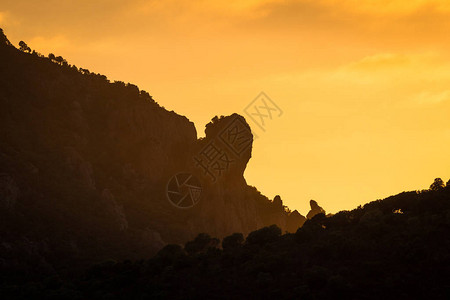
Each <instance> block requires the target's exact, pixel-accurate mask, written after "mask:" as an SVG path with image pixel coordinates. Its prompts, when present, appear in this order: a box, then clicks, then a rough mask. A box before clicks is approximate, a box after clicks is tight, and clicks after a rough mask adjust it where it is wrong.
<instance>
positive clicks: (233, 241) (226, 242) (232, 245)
mask: <svg viewBox="0 0 450 300" xmlns="http://www.w3.org/2000/svg"><path fill="white" fill-rule="evenodd" d="M243 242H244V235H243V234H242V233H233V234H232V235H229V236H227V237H225V238H224V239H223V241H222V248H223V250H232V249H236V248H239V247H240V246H242V243H243Z"/></svg>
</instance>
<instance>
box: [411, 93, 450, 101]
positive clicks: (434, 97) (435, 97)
mask: <svg viewBox="0 0 450 300" xmlns="http://www.w3.org/2000/svg"><path fill="white" fill-rule="evenodd" d="M448 100H450V90H444V91H438V92H431V91H424V92H422V93H420V94H418V95H416V96H415V97H414V98H413V101H415V102H416V103H418V104H440V103H443V102H445V101H448Z"/></svg>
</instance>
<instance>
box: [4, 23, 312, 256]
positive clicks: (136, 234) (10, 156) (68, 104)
mask: <svg viewBox="0 0 450 300" xmlns="http://www.w3.org/2000/svg"><path fill="white" fill-rule="evenodd" d="M0 58H1V61H2V64H1V66H0V107H1V109H0V141H1V143H0V172H1V173H2V174H4V175H2V177H1V178H0V196H1V197H2V198H1V199H0V203H1V204H2V205H1V207H2V209H1V210H0V214H1V215H0V220H1V221H0V226H1V229H2V230H1V232H2V236H1V238H2V240H3V241H4V242H5V243H6V244H7V245H9V246H8V247H9V248H8V249H6V248H5V249H6V250H5V249H4V251H6V252H7V253H9V254H8V255H14V254H12V253H15V247H18V248H21V249H22V248H23V247H24V246H23V245H24V244H23V239H24V238H26V239H27V240H29V241H32V244H33V245H37V246H36V247H40V246H39V245H44V244H45V249H46V250H45V251H44V250H43V249H39V250H38V251H37V252H36V253H45V255H44V254H39V255H42V257H43V259H42V260H41V262H42V264H47V262H48V263H50V264H54V263H55V262H56V261H58V262H60V261H68V260H69V258H74V257H75V258H77V259H79V260H80V261H85V260H90V261H92V260H101V259H109V258H113V259H120V258H133V257H135V258H143V257H149V256H150V255H152V254H153V253H155V251H156V250H158V249H160V248H161V247H162V246H163V245H165V244H166V243H184V242H186V241H188V240H190V239H192V238H193V237H195V236H196V235H197V234H198V233H200V232H205V233H207V234H210V235H211V236H214V237H218V238H223V237H224V236H227V235H230V234H232V233H234V232H242V233H243V234H244V235H246V234H248V233H249V232H250V231H253V230H256V229H258V228H260V227H263V226H267V225H271V224H276V225H278V226H279V227H280V228H281V229H282V230H283V232H284V231H286V230H287V231H290V232H295V230H296V229H297V228H298V227H299V226H301V225H302V223H303V222H304V217H302V216H301V215H300V214H299V213H298V212H296V211H294V212H293V213H290V212H288V211H287V210H286V209H285V208H284V206H283V205H282V201H281V199H280V198H279V197H276V198H275V199H274V201H270V200H269V199H268V198H267V197H265V196H263V195H261V194H260V193H259V192H258V191H257V189H256V188H254V187H251V186H248V185H247V183H246V182H245V179H244V177H243V173H244V170H245V167H246V165H247V162H248V160H249V159H250V157H251V149H252V142H253V137H252V135H251V131H250V127H249V126H248V124H247V123H246V122H245V119H244V118H243V117H241V116H239V115H236V114H235V115H232V116H228V117H221V118H217V117H216V118H214V119H213V120H212V122H211V123H209V124H208V125H207V126H206V129H205V132H206V137H205V138H204V139H199V140H197V133H196V130H195V127H194V124H193V123H192V122H190V121H189V120H188V119H187V118H186V117H183V116H180V115H177V114H176V113H174V112H173V111H172V112H169V111H167V110H166V109H164V108H162V107H160V106H159V105H158V104H157V103H156V102H155V101H154V100H153V99H152V97H151V96H150V95H149V94H148V93H147V92H145V91H140V90H139V89H138V88H137V87H136V86H134V85H132V84H124V83H123V82H114V83H110V82H109V81H108V80H107V79H106V77H105V76H102V75H100V74H95V73H90V72H89V71H87V70H85V69H83V70H82V72H80V71H79V70H78V69H77V68H76V67H75V66H70V65H68V64H67V63H65V62H61V63H56V62H55V61H52V60H51V59H49V58H45V57H43V56H40V55H39V54H37V53H36V52H34V51H33V53H32V54H30V53H24V52H21V51H19V50H17V49H16V48H14V47H13V46H12V45H11V44H10V43H9V41H8V40H7V38H6V37H5V36H4V35H3V32H0ZM236 122H237V123H236ZM230 124H231V125H230ZM234 125H236V126H237V127H234ZM235 129H237V130H238V131H239V132H242V130H244V131H245V133H246V137H245V138H246V140H245V143H244V144H243V139H242V138H241V137H239V136H236V135H234V134H235V133H238V131H234V130H235ZM227 139H228V141H227ZM216 140H217V141H218V142H221V143H222V147H223V149H222V154H221V156H220V158H221V160H220V161H219V164H220V163H222V164H226V168H222V169H221V170H220V172H219V173H220V174H219V173H217V174H216V175H217V176H216V177H217V178H215V179H213V178H212V176H211V174H208V173H205V170H204V169H203V168H202V166H201V165H200V164H199V163H198V159H199V157H201V156H202V155H203V154H204V153H203V152H204V150H205V147H208V145H209V144H210V143H211V142H215V141H216ZM236 141H237V144H236V145H235V146H236V147H237V148H235V149H233V145H232V144H230V143H231V142H233V143H234V142H236ZM224 143H225V144H224ZM227 143H228V144H227ZM244 146H245V147H244ZM239 147H242V148H240V149H238V148H239ZM241 150H242V151H241ZM223 155H227V157H225V156H223ZM225 158H227V159H225ZM196 159H197V160H196ZM219 164H216V165H211V166H210V167H211V170H214V172H218V170H219V169H220V168H219V169H217V167H220V165H219ZM222 167H224V165H222ZM179 172H189V173H191V174H193V175H194V176H196V177H197V178H198V179H199V180H200V182H201V185H202V192H201V198H200V201H199V202H198V204H197V205H196V206H194V207H193V208H191V209H189V210H182V209H178V208H176V207H174V206H173V205H171V204H170V203H169V201H168V199H167V195H166V188H167V183H168V181H169V180H170V178H171V177H172V176H174V175H175V174H177V173H179ZM6 208H7V209H6ZM11 208H14V209H11ZM41 241H45V243H44V244H43V243H41ZM61 241H62V242H61ZM33 247H34V246H33ZM42 247H44V246H42ZM2 249H3V248H2ZM0 250H1V249H0ZM2 251H3V250H2ZM0 252H1V251H0ZM6 252H5V253H6ZM16 252H17V253H20V251H16ZM5 255H6V254H5ZM17 255H18V254H17Z"/></svg>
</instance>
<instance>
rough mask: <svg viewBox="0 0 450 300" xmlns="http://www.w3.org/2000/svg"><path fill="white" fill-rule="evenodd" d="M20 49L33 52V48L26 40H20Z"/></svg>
mask: <svg viewBox="0 0 450 300" xmlns="http://www.w3.org/2000/svg"><path fill="white" fill-rule="evenodd" d="M19 47H20V48H19V49H20V51H23V52H31V48H30V47H28V45H27V44H26V43H25V42H24V41H20V42H19Z"/></svg>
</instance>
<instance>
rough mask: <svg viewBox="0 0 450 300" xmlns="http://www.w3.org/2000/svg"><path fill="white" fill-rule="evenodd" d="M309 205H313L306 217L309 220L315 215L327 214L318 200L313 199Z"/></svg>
mask: <svg viewBox="0 0 450 300" xmlns="http://www.w3.org/2000/svg"><path fill="white" fill-rule="evenodd" d="M309 205H310V206H311V210H310V211H309V212H308V214H307V215H306V218H307V219H308V220H309V219H312V218H313V217H314V216H315V215H318V214H325V210H324V209H323V208H322V207H320V206H319V204H318V203H317V201H315V200H311V201H309Z"/></svg>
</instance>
